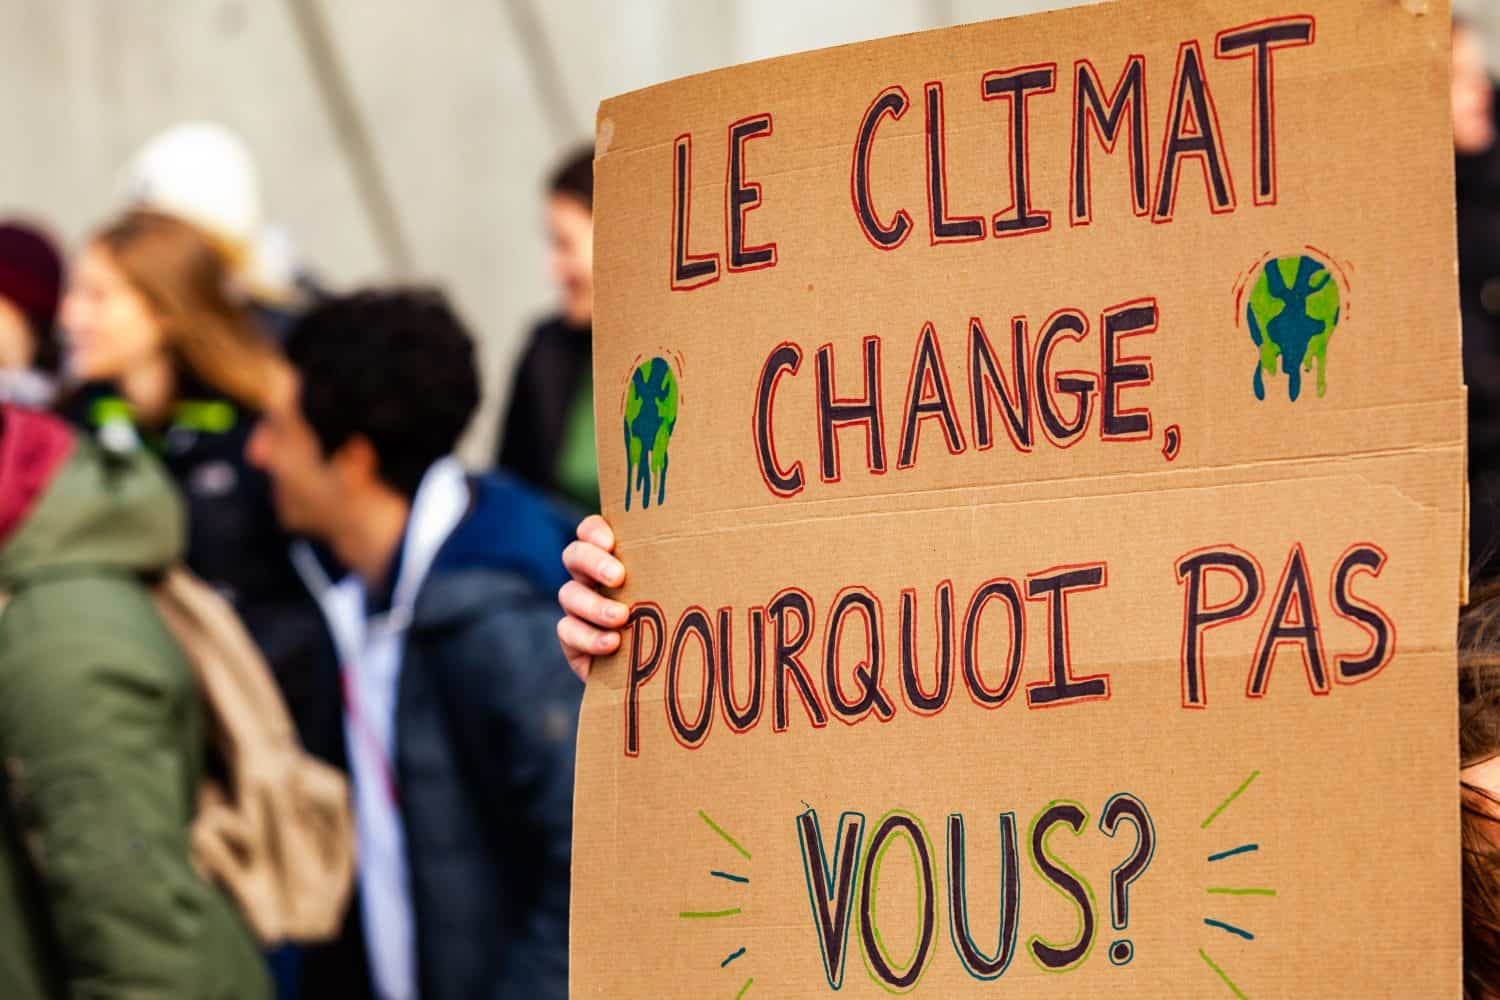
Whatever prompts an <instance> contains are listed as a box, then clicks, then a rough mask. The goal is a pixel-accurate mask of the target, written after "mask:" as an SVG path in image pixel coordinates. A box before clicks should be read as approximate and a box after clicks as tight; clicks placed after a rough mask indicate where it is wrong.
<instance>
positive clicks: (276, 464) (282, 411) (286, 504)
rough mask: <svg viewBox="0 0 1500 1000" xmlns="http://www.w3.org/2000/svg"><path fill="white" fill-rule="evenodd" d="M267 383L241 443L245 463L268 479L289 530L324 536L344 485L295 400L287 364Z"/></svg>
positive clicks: (296, 382)
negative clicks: (257, 415) (251, 427)
mask: <svg viewBox="0 0 1500 1000" xmlns="http://www.w3.org/2000/svg"><path fill="white" fill-rule="evenodd" d="M271 381H272V383H273V384H272V385H270V386H268V387H267V390H266V394H265V408H264V409H263V410H262V412H261V418H260V421H259V422H258V423H257V424H256V425H255V430H254V431H253V432H252V433H251V435H250V440H249V442H248V443H247V444H246V446H245V457H246V459H247V460H248V461H249V462H250V464H251V465H253V466H255V467H256V468H258V469H261V470H263V471H264V472H265V473H266V475H267V476H268V477H269V478H270V480H271V500H272V503H273V504H274V505H275V507H276V517H277V519H278V520H280V522H281V526H282V527H283V528H284V529H286V530H287V531H289V532H293V533H296V534H303V535H309V536H311V537H314V538H318V539H322V540H325V541H326V540H328V539H329V538H330V537H331V534H332V529H333V527H334V525H335V524H336V523H337V522H338V519H339V517H340V513H341V511H342V510H343V508H344V495H345V494H344V489H343V484H342V480H341V477H340V475H339V471H338V469H337V468H336V465H335V463H334V462H332V461H330V460H329V458H328V457H327V456H326V455H324V453H323V446H322V443H321V442H320V441H319V440H318V435H317V433H316V432H314V430H313V429H312V425H310V424H309V423H308V422H307V420H306V418H304V417H303V415H302V408H301V405H300V402H299V398H300V396H301V382H300V379H299V378H298V376H297V375H296V373H295V372H293V371H291V370H290V369H283V370H281V371H279V372H278V373H277V375H276V377H274V378H273V379H272V380H271Z"/></svg>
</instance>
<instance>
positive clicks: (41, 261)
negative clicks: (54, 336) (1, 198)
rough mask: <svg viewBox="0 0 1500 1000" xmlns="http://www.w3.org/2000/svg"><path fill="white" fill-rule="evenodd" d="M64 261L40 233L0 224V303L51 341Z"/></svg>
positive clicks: (29, 227) (19, 225)
mask: <svg viewBox="0 0 1500 1000" xmlns="http://www.w3.org/2000/svg"><path fill="white" fill-rule="evenodd" d="M62 274H63V263H62V257H61V256H60V255H59V254H58V252H57V247H56V246H55V245H53V243H52V240H51V239H50V238H49V237H48V236H47V235H46V233H44V232H42V231H41V230H39V229H36V228H33V227H31V226H28V225H26V224H24V223H20V222H4V223H0V299H7V300H9V301H10V302H11V303H12V304H13V305H15V307H16V308H17V309H19V310H21V312H22V314H24V315H25V317H26V320H27V322H28V323H30V324H31V329H32V330H33V331H34V332H35V333H36V334H37V336H38V337H48V336H50V335H51V333H52V324H53V322H54V321H55V320H56V319H57V303H58V298H59V296H60V295H61V294H62Z"/></svg>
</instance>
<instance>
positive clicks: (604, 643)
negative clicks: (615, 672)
mask: <svg viewBox="0 0 1500 1000" xmlns="http://www.w3.org/2000/svg"><path fill="white" fill-rule="evenodd" d="M613 639H614V636H613V635H601V636H600V637H599V638H598V639H596V640H594V648H595V649H601V650H604V651H605V652H608V651H609V650H610V648H611V647H612V646H613V644H614V643H613Z"/></svg>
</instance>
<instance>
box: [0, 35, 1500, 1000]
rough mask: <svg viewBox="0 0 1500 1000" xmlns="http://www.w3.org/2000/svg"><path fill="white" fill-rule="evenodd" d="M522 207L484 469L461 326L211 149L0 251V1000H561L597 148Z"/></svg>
mask: <svg viewBox="0 0 1500 1000" xmlns="http://www.w3.org/2000/svg"><path fill="white" fill-rule="evenodd" d="M1485 66H1486V62H1485V53H1484V50H1483V46H1482V42H1481V40H1480V36H1479V35H1478V34H1477V33H1475V32H1473V31H1470V30H1468V29H1467V28H1466V27H1465V26H1464V25H1462V24H1460V25H1457V26H1456V28H1455V36H1454V72H1453V116H1454V136H1455V156H1456V168H1457V169H1456V173H1457V205H1458V231H1459V264H1460V266H1459V272H1460V273H1459V279H1460V301H1461V305H1462V323H1463V363H1464V375H1465V379H1466V381H1467V383H1468V385H1469V428H1468V441H1469V482H1470V516H1471V526H1472V527H1471V539H1470V563H1471V570H1472V574H1473V577H1474V579H1475V581H1476V586H1475V591H1474V601H1473V605H1472V607H1471V608H1470V609H1468V610H1467V611H1466V612H1465V617H1464V619H1463V622H1464V624H1463V629H1462V635H1461V639H1462V646H1463V649H1464V652H1463V659H1462V663H1461V668H1460V690H1461V695H1462V698H1463V734H1462V735H1463V746H1462V753H1463V763H1464V771H1463V775H1462V778H1463V783H1464V847H1465V850H1464V861H1465V869H1464V875H1465V944H1466V947H1465V952H1466V990H1467V991H1468V993H1469V995H1471V996H1474V997H1482V996H1492V995H1494V996H1500V826H1497V819H1500V765H1497V763H1496V762H1497V760H1500V588H1496V587H1494V586H1492V585H1489V584H1487V583H1486V582H1485V581H1489V580H1493V579H1495V578H1496V577H1500V143H1497V127H1496V121H1497V114H1496V87H1495V84H1494V82H1493V81H1492V80H1491V78H1490V76H1489V74H1488V72H1487V70H1486V69H1485ZM538 194H539V206H540V209H541V212H542V213H543V215H544V217H545V219H546V227H547V232H548V238H549V239H550V241H551V254H550V260H551V266H550V275H551V279H552V281H553V283H554V284H555V287H556V301H557V307H556V312H555V314H554V315H552V316H550V317H548V318H546V319H544V320H543V321H542V322H540V323H538V325H537V326H536V327H535V328H534V329H533V330H532V331H531V332H530V335H529V337H528V339H527V341H526V344H525V347H524V350H523V352H522V355H521V358H520V361H519V364H518V366H517V369H516V372H515V375H514V380H513V385H512V389H511V393H510V397H509V398H510V403H509V407H508V412H507V413H506V415H505V417H504V421H503V426H502V427H501V428H500V435H499V440H500V444H499V447H498V449H497V454H496V456H495V462H494V466H495V468H494V469H493V470H489V471H484V472H480V473H475V472H474V471H472V470H469V469H466V468H465V467H464V466H463V465H461V464H460V462H459V461H458V459H457V458H456V457H455V455H454V451H455V448H456V445H457V443H458V441H459V439H460V437H461V436H462V435H463V434H464V433H465V432H466V430H467V429H468V428H469V425H470V423H471V421H472V419H473V417H474V414H475V411H476V408H477V406H478V402H479V395H480V380H479V373H478V370H477V366H476V353H475V344H474V340H473V337H472V334H471V332H470V331H469V330H468V329H467V328H466V327H465V325H464V323H463V321H462V320H461V319H460V317H459V316H458V315H457V314H456V312H455V310H454V308H453V307H452V305H451V304H450V303H449V302H448V301H447V300H446V298H445V297H444V295H443V294H442V293H441V292H440V291H438V290H436V289H431V288H409V287H375V288H367V289H362V290H358V291H353V292H347V291H338V292H335V291H332V290H330V289H328V288H325V287H324V286H323V285H322V284H321V283H320V282H319V281H318V280H317V276H316V270H315V269H308V268H306V267H304V266H303V265H302V264H301V263H300V262H299V261H298V260H297V258H296V255H295V254H294V253H292V252H291V251H290V249H289V247H290V244H289V243H288V241H287V239H286V238H285V237H284V236H281V235H278V234H276V233H275V232H272V231H269V230H268V229H267V227H265V226H264V225H263V222H262V210H261V204H260V195H259V191H258V185H257V179H256V170H255V164H254V162H253V160H252V158H251V156H250V155H249V153H248V151H247V149H246V148H245V146H244V144H243V143H242V142H241V141H240V140H239V139H238V138H237V137H236V136H235V135H234V134H233V133H232V132H230V131H229V130H227V129H225V128H223V127H222V126H219V125H215V124H211V123H186V124H182V125H178V126H175V127H173V128H172V129H169V130H168V131H167V132H165V133H163V134H162V135H160V136H158V137H156V138H154V139H153V140H151V141H150V142H149V143H147V145H146V146H145V147H144V148H143V149H142V150H141V151H140V152H139V154H138V155H137V156H136V157H135V158H134V159H133V160H132V161H131V162H130V163H128V164H126V165H125V166H124V167H123V170H122V179H121V182H120V188H119V195H118V199H117V205H116V210H115V212H114V214H113V215H112V216H111V217H110V218H107V219H104V220H101V223H100V225H99V226H98V227H97V228H96V229H95V230H94V231H93V232H92V233H91V234H90V235H89V236H88V237H87V238H86V239H85V240H84V241H83V242H82V244H81V245H79V246H77V247H74V248H69V249H67V250H65V249H64V248H63V247H61V246H59V245H58V243H57V242H56V241H54V240H53V239H52V238H51V237H50V236H49V235H48V232H47V230H46V228H45V226H44V225H43V224H40V223H39V222H37V221H36V220H24V219H19V218H16V219H11V220H9V221H3V222H0V607H3V611H0V692H3V693H0V996H3V997H7V998H12V997H13V998H54V997H58V998H60V997H84V996H87V997H91V998H99V1000H103V998H122V1000H123V998H145V997H204V998H208V997H213V998H223V1000H240V998H255V1000H259V998H268V997H271V996H279V997H282V998H288V1000H292V998H299V997H307V998H322V997H336V998H340V1000H343V998H350V1000H360V998H371V1000H417V998H423V1000H450V998H451V1000H468V998H472V997H481V996H482V997H489V998H496V1000H500V998H528V1000H530V998H540V1000H547V998H554V997H555V998H561V997H564V996H566V994H567V947H568V930H567V928H568V924H567V919H568V900H569V869H570V859H571V819H572V793H573V766H574V747H575V736H576V730H577V723H578V711H579V703H580V699H581V696H582V685H581V684H580V683H579V682H578V679H577V678H576V677H575V676H574V674H575V673H576V674H578V675H581V676H586V675H587V673H588V670H589V667H590V664H591V662H592V658H593V657H594V656H595V655H600V654H605V653H609V652H611V651H613V650H614V649H615V648H617V646H618V643H619V635H618V631H617V630H618V628H619V627H620V625H621V624H623V622H624V619H625V609H624V608H623V607H622V606H621V605H619V604H618V603H616V602H614V601H612V600H609V599H608V598H607V596H605V592H606V591H607V590H608V589H609V588H611V587H613V586H617V585H618V584H619V583H620V582H621V581H622V580H623V579H624V573H625V567H623V566H622V565H621V564H620V563H619V561H618V560H616V559H615V558H614V556H613V555H612V550H613V537H612V534H611V532H610V530H609V527H608V525H607V524H606V523H605V522H604V521H603V520H602V519H601V518H600V517H598V516H597V510H598V507H599V487H598V475H597V468H596V462H595V442H594V419H593V377H592V363H591V321H592V312H593V286H592V236H593V219H592V205H593V165H592V153H591V151H590V150H581V151H579V152H578V153H577V154H575V155H573V156H571V157H569V158H567V159H566V160H565V161H564V162H562V163H560V164H558V166H557V169H556V171H555V172H554V174H553V175H552V177H551V179H550V182H549V183H548V185H547V186H546V188H545V189H544V190H543V191H540V192H539V193H538ZM586 515H592V516H587V517H585V516H586ZM580 518H585V519H584V520H582V523H581V524H580V523H579V522H580ZM575 525H578V527H577V529H576V531H575V527H574V526H575ZM559 593H560V594H561V603H562V608H563V612H564V617H563V620H562V621H561V622H560V623H559V622H558V608H557V600H558V598H557V596H556V595H558V594H559ZM559 635H560V636H561V638H562V643H561V647H560V646H559V642H558V637H559ZM570 663H571V666H572V667H573V670H572V671H571V672H570V671H569V670H568V665H569V664H570Z"/></svg>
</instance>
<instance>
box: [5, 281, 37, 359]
mask: <svg viewBox="0 0 1500 1000" xmlns="http://www.w3.org/2000/svg"><path fill="white" fill-rule="evenodd" d="M35 358H36V339H35V338H34V337H32V335H31V324H30V323H28V322H26V316H25V314H24V313H22V312H21V310H19V309H17V308H16V306H15V303H13V302H11V301H10V300H9V299H5V298H0V369H3V370H7V371H8V370H11V369H20V368H30V367H31V363H32V361H33V360H34V359H35Z"/></svg>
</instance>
